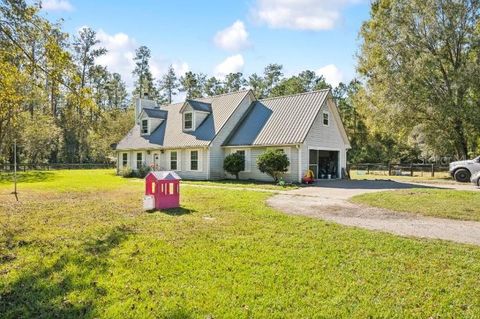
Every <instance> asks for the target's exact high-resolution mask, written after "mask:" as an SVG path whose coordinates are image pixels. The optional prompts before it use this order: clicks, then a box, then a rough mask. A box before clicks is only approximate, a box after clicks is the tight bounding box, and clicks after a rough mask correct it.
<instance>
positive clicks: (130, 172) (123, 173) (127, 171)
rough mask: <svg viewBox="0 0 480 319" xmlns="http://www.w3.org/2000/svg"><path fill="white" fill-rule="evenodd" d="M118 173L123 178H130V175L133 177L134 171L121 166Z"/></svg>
mask: <svg viewBox="0 0 480 319" xmlns="http://www.w3.org/2000/svg"><path fill="white" fill-rule="evenodd" d="M118 175H120V176H122V177H124V178H132V177H135V172H134V171H133V170H132V169H131V168H130V167H122V168H121V169H120V170H119V171H118Z"/></svg>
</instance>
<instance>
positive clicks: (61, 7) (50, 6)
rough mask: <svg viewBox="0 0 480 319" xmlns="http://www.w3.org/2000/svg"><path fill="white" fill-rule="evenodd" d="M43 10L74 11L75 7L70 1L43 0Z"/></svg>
mask: <svg viewBox="0 0 480 319" xmlns="http://www.w3.org/2000/svg"><path fill="white" fill-rule="evenodd" d="M42 9H44V10H46V11H72V10H73V6H72V4H71V3H70V1H68V0H43V1H42Z"/></svg>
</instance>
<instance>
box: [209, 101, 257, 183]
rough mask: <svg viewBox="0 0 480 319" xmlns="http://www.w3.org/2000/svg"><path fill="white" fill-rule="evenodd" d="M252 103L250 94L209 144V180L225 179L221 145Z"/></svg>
mask: <svg viewBox="0 0 480 319" xmlns="http://www.w3.org/2000/svg"><path fill="white" fill-rule="evenodd" d="M252 102H253V96H252V95H251V94H248V95H246V96H245V98H244V99H243V100H242V102H241V103H240V104H239V105H238V107H237V109H236V110H235V112H233V114H232V116H231V117H230V119H229V120H228V121H227V122H226V123H225V125H224V127H223V128H222V129H221V130H220V131H219V132H218V134H217V136H216V137H215V139H214V140H213V141H212V143H211V144H210V179H222V178H225V172H224V170H223V159H224V158H225V155H224V149H223V148H222V144H223V143H224V142H225V140H226V139H227V138H228V137H229V135H230V134H231V132H232V131H233V130H234V129H235V127H236V126H237V125H238V123H239V122H240V120H241V119H242V117H243V116H244V114H245V112H246V111H247V110H248V108H249V106H250V105H251V104H252Z"/></svg>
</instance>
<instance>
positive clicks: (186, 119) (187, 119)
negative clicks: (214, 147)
mask: <svg viewBox="0 0 480 319" xmlns="http://www.w3.org/2000/svg"><path fill="white" fill-rule="evenodd" d="M183 128H184V129H185V130H191V129H192V128H193V113H192V112H188V113H187V112H185V113H184V114H183Z"/></svg>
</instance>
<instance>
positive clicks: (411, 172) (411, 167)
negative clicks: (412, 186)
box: [410, 163, 413, 177]
mask: <svg viewBox="0 0 480 319" xmlns="http://www.w3.org/2000/svg"><path fill="white" fill-rule="evenodd" d="M410 176H412V177H413V163H411V164H410Z"/></svg>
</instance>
